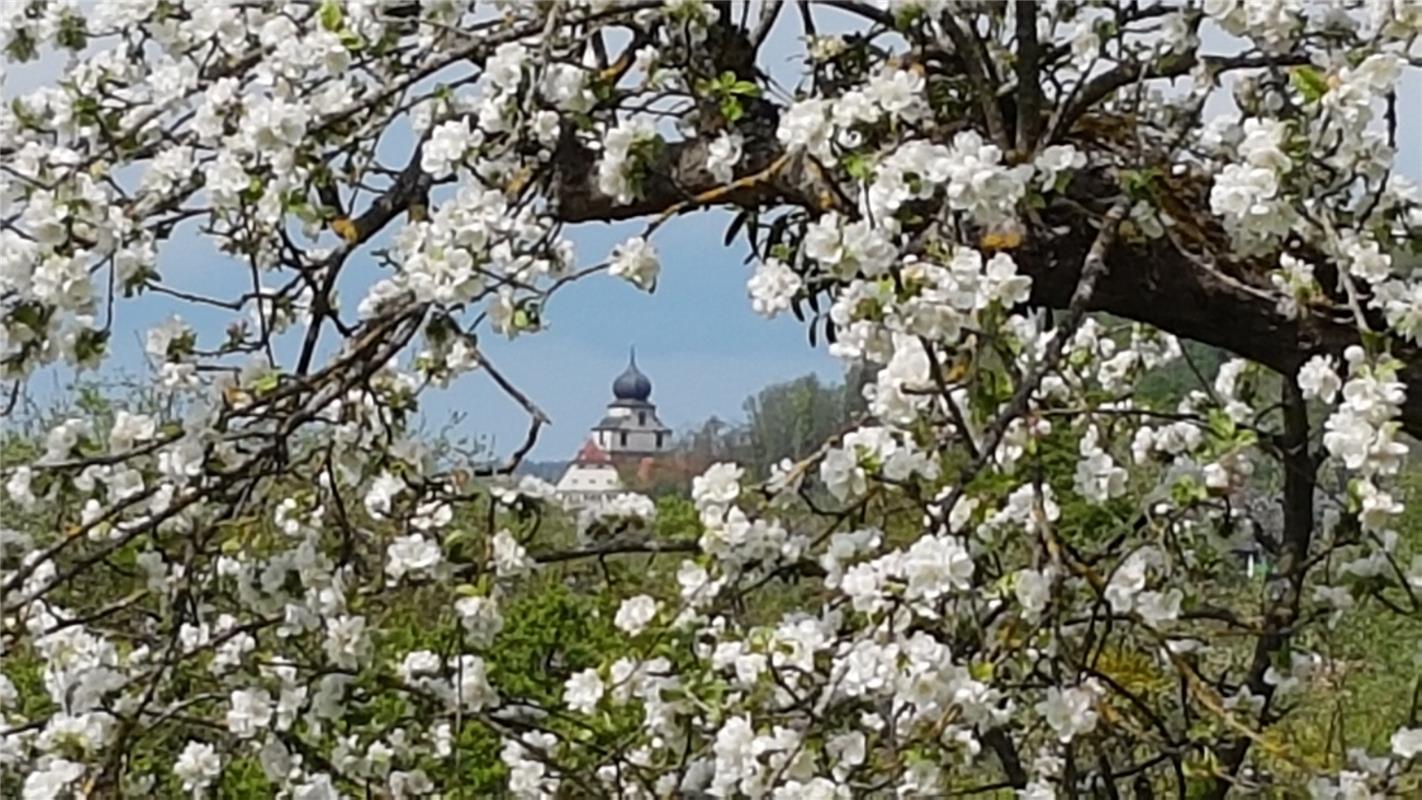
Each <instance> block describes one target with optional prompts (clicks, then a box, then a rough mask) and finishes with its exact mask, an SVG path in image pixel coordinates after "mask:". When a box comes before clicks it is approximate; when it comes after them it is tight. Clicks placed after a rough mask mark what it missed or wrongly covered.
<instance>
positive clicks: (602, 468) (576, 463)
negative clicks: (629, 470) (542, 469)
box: [557, 440, 622, 506]
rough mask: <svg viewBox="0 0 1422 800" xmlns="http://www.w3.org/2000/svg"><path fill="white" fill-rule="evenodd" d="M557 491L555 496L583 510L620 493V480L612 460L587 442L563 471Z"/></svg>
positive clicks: (589, 441)
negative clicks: (583, 507)
mask: <svg viewBox="0 0 1422 800" xmlns="http://www.w3.org/2000/svg"><path fill="white" fill-rule="evenodd" d="M557 488H558V496H559V497H561V498H562V499H563V501H564V502H566V503H567V504H569V505H573V506H586V505H592V504H594V503H597V502H599V501H601V500H604V499H606V498H608V497H610V496H612V495H615V494H617V493H618V492H620V491H622V479H621V478H620V477H619V476H618V474H617V467H616V466H615V465H614V464H613V463H612V457H611V456H609V455H608V454H607V453H606V452H604V451H603V450H602V448H600V447H598V446H597V444H596V443H594V442H593V441H592V440H588V441H587V442H586V443H584V444H583V446H582V449H580V450H579V451H578V454H577V455H576V456H574V457H573V460H572V462H571V463H569V464H568V468H567V469H566V470H564V471H563V477H562V478H559V479H558V486H557Z"/></svg>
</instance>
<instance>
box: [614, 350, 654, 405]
mask: <svg viewBox="0 0 1422 800" xmlns="http://www.w3.org/2000/svg"><path fill="white" fill-rule="evenodd" d="M612 396H613V397H615V398H617V399H618V400H636V401H637V402H640V403H645V402H647V398H649V397H651V396H652V381H651V380H650V379H649V378H647V376H646V375H643V374H642V371H641V370H639V369H637V351H636V350H635V349H634V350H633V351H632V356H631V358H630V359H628V361H627V369H625V370H623V372H622V374H621V375H618V376H617V380H615V381H613V382H612Z"/></svg>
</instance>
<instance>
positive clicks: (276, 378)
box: [252, 372, 281, 395]
mask: <svg viewBox="0 0 1422 800" xmlns="http://www.w3.org/2000/svg"><path fill="white" fill-rule="evenodd" d="M280 384H281V373H279V372H267V373H263V374H262V375H259V376H258V377H257V379H256V380H254V381H252V389H253V391H255V392H256V393H257V394H259V395H263V394H267V393H269V392H272V391H274V390H275V389H276V388H277V386H278V385H280Z"/></svg>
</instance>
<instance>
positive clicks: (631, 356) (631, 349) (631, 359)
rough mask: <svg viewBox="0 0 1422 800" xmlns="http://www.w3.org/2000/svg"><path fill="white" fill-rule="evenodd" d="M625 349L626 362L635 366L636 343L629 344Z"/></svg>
mask: <svg viewBox="0 0 1422 800" xmlns="http://www.w3.org/2000/svg"><path fill="white" fill-rule="evenodd" d="M627 351H628V352H627V363H628V364H629V365H630V366H634V367H635V366H637V345H635V344H634V345H629V346H628V348H627Z"/></svg>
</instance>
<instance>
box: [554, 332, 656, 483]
mask: <svg viewBox="0 0 1422 800" xmlns="http://www.w3.org/2000/svg"><path fill="white" fill-rule="evenodd" d="M651 397H652V381H651V379H649V378H648V377H647V376H646V375H643V374H642V371H641V370H640V369H637V351H636V350H635V349H634V350H633V351H632V353H631V356H630V357H629V358H628V361H627V369H625V370H623V371H622V374H621V375H618V376H617V379H616V380H614V381H613V382H612V402H611V403H608V404H607V412H606V413H605V414H604V415H603V417H602V420H601V421H600V422H598V424H597V425H594V426H593V429H592V433H591V435H590V436H589V437H588V440H587V442H586V443H584V444H583V446H582V449H580V450H579V451H578V454H577V456H576V457H575V458H574V459H573V461H572V462H571V463H569V464H568V469H567V470H566V471H565V472H564V473H563V477H562V478H561V479H559V481H558V485H557V490H558V494H559V495H560V496H562V498H563V500H564V501H565V502H567V503H568V504H569V505H571V506H574V507H587V506H595V505H597V504H599V503H602V502H605V501H607V500H609V499H611V498H612V497H614V496H616V495H618V494H620V493H621V492H622V491H623V486H622V479H621V476H619V474H618V467H619V466H622V467H627V466H632V465H635V466H637V467H638V468H639V470H646V469H649V468H650V467H651V465H652V463H653V462H652V459H653V458H655V457H656V456H658V455H661V454H663V453H665V452H667V451H669V450H670V449H671V445H672V443H671V428H668V427H667V426H666V425H663V424H662V421H661V420H660V419H658V418H657V407H656V406H655V405H653V404H652V400H651Z"/></svg>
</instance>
